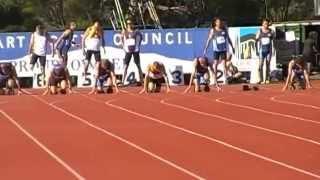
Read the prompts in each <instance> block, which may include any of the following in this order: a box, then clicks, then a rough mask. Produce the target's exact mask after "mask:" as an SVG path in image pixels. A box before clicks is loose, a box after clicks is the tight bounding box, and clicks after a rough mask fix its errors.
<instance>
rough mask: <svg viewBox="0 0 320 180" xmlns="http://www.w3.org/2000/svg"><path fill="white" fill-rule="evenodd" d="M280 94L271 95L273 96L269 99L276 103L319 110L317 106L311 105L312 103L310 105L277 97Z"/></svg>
mask: <svg viewBox="0 0 320 180" xmlns="http://www.w3.org/2000/svg"><path fill="white" fill-rule="evenodd" d="M281 96H283V95H281ZM281 96H273V97H271V98H270V100H271V101H274V102H277V103H281V104H290V105H296V106H301V107H306V108H311V109H316V110H320V107H319V106H313V105H310V104H303V103H296V102H292V101H285V100H280V99H278V98H279V97H281Z"/></svg>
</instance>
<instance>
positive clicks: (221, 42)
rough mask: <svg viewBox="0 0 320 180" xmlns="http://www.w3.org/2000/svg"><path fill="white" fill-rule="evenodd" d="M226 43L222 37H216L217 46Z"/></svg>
mask: <svg viewBox="0 0 320 180" xmlns="http://www.w3.org/2000/svg"><path fill="white" fill-rule="evenodd" d="M225 42H226V39H225V38H224V37H223V36H218V37H217V44H224V43H225Z"/></svg>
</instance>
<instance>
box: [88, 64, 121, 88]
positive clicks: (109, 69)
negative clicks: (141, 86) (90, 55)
mask: <svg viewBox="0 0 320 180" xmlns="http://www.w3.org/2000/svg"><path fill="white" fill-rule="evenodd" d="M94 79H95V80H94V82H95V84H94V86H93V89H92V91H91V92H90V93H89V94H98V93H99V94H100V93H108V94H110V93H113V89H112V86H114V87H115V91H116V93H118V92H119V89H118V86H117V82H116V81H117V79H116V75H115V73H114V65H113V64H112V63H111V62H110V61H109V60H107V59H103V60H102V61H101V63H98V64H96V69H95V76H94ZM105 85H106V87H107V89H106V91H105V90H104V87H105Z"/></svg>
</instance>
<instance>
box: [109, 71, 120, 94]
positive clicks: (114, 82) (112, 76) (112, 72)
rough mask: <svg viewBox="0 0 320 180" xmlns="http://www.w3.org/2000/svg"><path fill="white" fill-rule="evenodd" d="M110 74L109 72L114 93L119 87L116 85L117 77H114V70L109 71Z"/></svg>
mask: <svg viewBox="0 0 320 180" xmlns="http://www.w3.org/2000/svg"><path fill="white" fill-rule="evenodd" d="M110 74H111V78H112V83H113V86H114V88H115V89H116V93H118V92H119V88H118V85H117V77H116V75H115V73H114V71H111V73H110Z"/></svg>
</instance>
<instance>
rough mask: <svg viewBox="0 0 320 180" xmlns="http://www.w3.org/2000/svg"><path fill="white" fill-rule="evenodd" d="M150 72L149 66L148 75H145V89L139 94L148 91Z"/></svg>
mask: <svg viewBox="0 0 320 180" xmlns="http://www.w3.org/2000/svg"><path fill="white" fill-rule="evenodd" d="M149 73H150V68H149V66H148V69H147V73H146V76H145V77H144V81H143V89H142V90H141V91H140V92H139V94H143V93H145V92H147V89H148V79H149Z"/></svg>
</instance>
